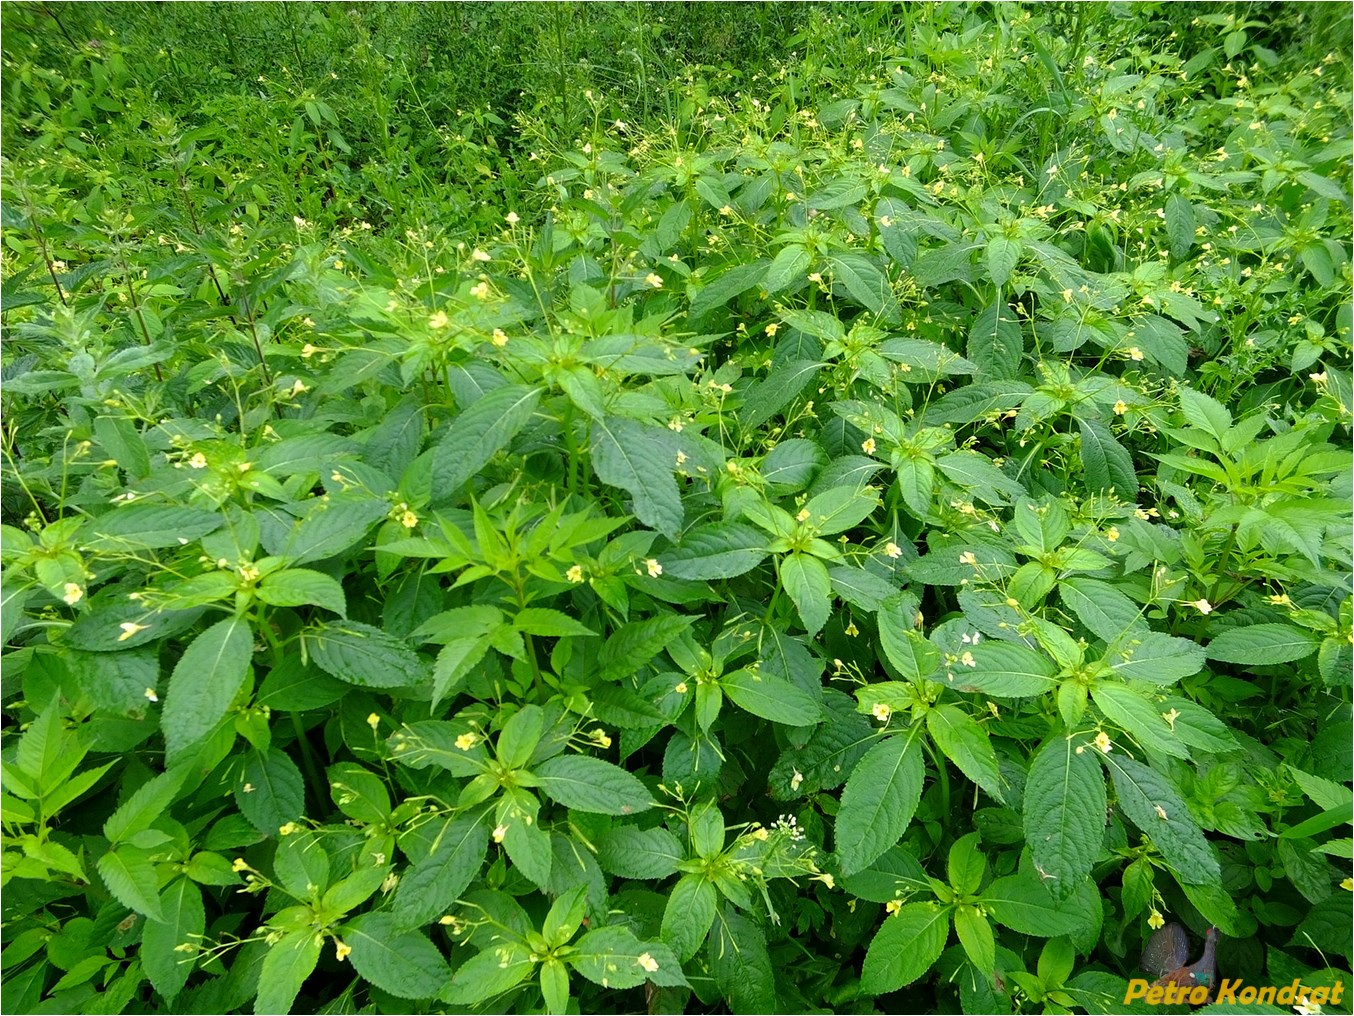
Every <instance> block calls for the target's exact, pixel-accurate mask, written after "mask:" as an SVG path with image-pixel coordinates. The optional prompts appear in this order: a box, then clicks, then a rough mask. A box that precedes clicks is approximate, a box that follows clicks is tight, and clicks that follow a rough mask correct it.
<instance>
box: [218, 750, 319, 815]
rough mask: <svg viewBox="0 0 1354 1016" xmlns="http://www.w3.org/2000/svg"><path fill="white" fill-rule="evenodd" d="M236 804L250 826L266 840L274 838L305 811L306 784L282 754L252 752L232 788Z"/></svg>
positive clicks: (287, 758)
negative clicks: (233, 788) (266, 837)
mask: <svg viewBox="0 0 1354 1016" xmlns="http://www.w3.org/2000/svg"><path fill="white" fill-rule="evenodd" d="M235 802H236V804H238V805H239V808H240V813H241V814H242V815H244V817H245V818H247V819H249V823H250V825H252V826H253V827H254V828H255V829H257V830H258V831H259V832H261V833H263V834H264V835H265V836H276V835H277V833H278V830H279V829H280V828H281V827H282V826H284V825H286V824H287V823H288V822H292V821H294V820H296V819H298V818H300V817H301V813H302V812H303V811H304V810H305V803H306V785H305V780H304V779H302V777H301V770H299V769H297V768H296V763H295V762H293V761H292V760H291V759H290V758H289V757H288V756H287V754H286V753H285V752H283V751H281V750H279V749H277V748H269V749H268V751H266V752H262V751H252V752H250V753H249V755H248V757H247V758H246V760H245V764H244V769H243V771H242V772H241V773H240V780H239V782H238V783H237V784H236V786H235Z"/></svg>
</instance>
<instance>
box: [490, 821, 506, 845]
mask: <svg viewBox="0 0 1354 1016" xmlns="http://www.w3.org/2000/svg"><path fill="white" fill-rule="evenodd" d="M493 835H494V842H495V843H502V842H503V837H504V836H507V835H508V827H507V826H505V825H502V824H500V825H497V826H495V827H494V833H493Z"/></svg>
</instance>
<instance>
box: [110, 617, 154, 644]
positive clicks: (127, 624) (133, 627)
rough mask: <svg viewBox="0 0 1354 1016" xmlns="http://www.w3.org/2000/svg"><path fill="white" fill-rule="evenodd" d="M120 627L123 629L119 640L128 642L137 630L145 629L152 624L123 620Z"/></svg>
mask: <svg viewBox="0 0 1354 1016" xmlns="http://www.w3.org/2000/svg"><path fill="white" fill-rule="evenodd" d="M118 627H119V628H121V629H122V634H121V635H119V636H118V641H119V642H126V641H127V640H128V639H129V638H131V637H132V636H133V635H135V634H136V633H137V632H139V631H145V630H146V629H147V628H149V627H150V625H148V624H137V623H136V622H135V621H123V622H122V623H121V624H120V625H118Z"/></svg>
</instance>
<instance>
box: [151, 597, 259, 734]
mask: <svg viewBox="0 0 1354 1016" xmlns="http://www.w3.org/2000/svg"><path fill="white" fill-rule="evenodd" d="M253 655H254V636H253V633H252V632H251V631H250V628H249V622H248V621H246V620H245V619H244V618H243V617H230V618H227V619H226V620H224V621H218V622H217V623H216V624H214V625H212V626H211V627H210V628H208V629H207V630H206V631H204V632H203V633H202V634H201V635H199V636H198V637H197V638H195V639H194V640H193V642H192V644H191V645H189V647H188V648H187V649H186V650H185V651H184V653H183V656H181V657H180V658H179V662H178V664H177V665H176V666H175V667H174V673H173V674H172V675H171V676H170V678H169V691H168V692H166V694H165V704H164V711H163V714H162V717H161V724H160V727H161V729H162V730H163V731H164V735H165V752H166V754H167V755H168V756H169V757H170V758H173V757H174V756H176V755H179V754H180V753H182V752H183V750H184V749H186V748H188V747H189V746H190V745H192V744H195V743H196V742H197V741H199V740H201V739H202V738H203V737H206V736H207V734H209V733H210V732H211V731H212V729H213V728H215V727H216V725H217V724H218V723H220V722H221V721H222V720H223V719H224V718H225V716H226V711H227V710H228V709H230V705H231V703H232V702H233V701H234V700H235V696H236V694H238V692H239V690H240V687H241V686H242V685H243V684H244V679H245V675H246V674H247V673H248V670H249V661H250V659H251V658H252V657H253Z"/></svg>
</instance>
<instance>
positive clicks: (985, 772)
mask: <svg viewBox="0 0 1354 1016" xmlns="http://www.w3.org/2000/svg"><path fill="white" fill-rule="evenodd" d="M926 730H927V732H928V733H929V734H930V735H931V740H933V741H935V743H936V747H938V748H939V749H940V750H941V751H943V752H944V753H945V754H946V755H947V756H948V757H949V759H950V761H951V762H953V763H954V764H955V765H956V766H958V767H959V771H960V772H961V773H963V774H964V775H965V776H967V777H968V778H969V779H970V780H972V781H973V782H974V783H976V784H978V786H980V787H982V788H983V789H984V790H985V791H987V793H988V795H989V796H990V797H992V798H994V799H996V800H997V801H1005V797H1003V796H1002V789H1001V784H1002V778H1001V769H1000V768H999V767H998V765H997V753H996V751H994V750H993V748H992V742H991V741H989V740H988V737H987V731H986V730H984V729H983V728H982V727H981V726H980V725H979V724H978V722H977V721H976V720H975V719H973V717H971V716H969V715H968V714H967V713H966V712H964V711H963V710H962V709H960V708H959V707H958V706H952V705H939V706H936V707H935V708H934V709H931V710H929V711H928V712H927V714H926Z"/></svg>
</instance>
